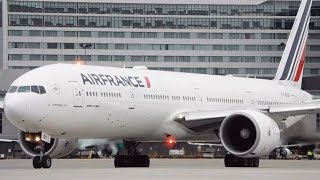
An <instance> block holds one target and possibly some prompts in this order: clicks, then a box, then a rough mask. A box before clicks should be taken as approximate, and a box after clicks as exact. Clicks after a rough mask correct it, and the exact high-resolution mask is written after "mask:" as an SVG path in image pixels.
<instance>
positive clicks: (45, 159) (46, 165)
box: [42, 156, 52, 169]
mask: <svg viewBox="0 0 320 180" xmlns="http://www.w3.org/2000/svg"><path fill="white" fill-rule="evenodd" d="M51 163H52V160H51V158H50V157H49V156H43V158H42V167H43V168H44V169H48V168H50V167H51Z"/></svg>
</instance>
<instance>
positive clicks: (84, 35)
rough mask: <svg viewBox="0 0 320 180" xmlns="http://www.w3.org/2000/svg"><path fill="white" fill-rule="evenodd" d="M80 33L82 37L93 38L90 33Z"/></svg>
mask: <svg viewBox="0 0 320 180" xmlns="http://www.w3.org/2000/svg"><path fill="white" fill-rule="evenodd" d="M79 33H80V34H79V35H80V37H91V32H90V31H80V32H79Z"/></svg>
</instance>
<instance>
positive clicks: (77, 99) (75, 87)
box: [69, 81, 82, 107]
mask: <svg viewBox="0 0 320 180" xmlns="http://www.w3.org/2000/svg"><path fill="white" fill-rule="evenodd" d="M69 83H70V86H71V89H72V94H73V107H82V94H81V88H80V86H79V83H78V82H77V81H70V82H69Z"/></svg>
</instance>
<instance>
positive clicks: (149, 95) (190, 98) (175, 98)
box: [143, 94, 196, 101]
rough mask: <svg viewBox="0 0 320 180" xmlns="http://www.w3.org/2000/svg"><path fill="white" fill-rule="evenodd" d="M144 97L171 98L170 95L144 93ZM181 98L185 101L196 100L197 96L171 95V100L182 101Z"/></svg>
mask: <svg viewBox="0 0 320 180" xmlns="http://www.w3.org/2000/svg"><path fill="white" fill-rule="evenodd" d="M143 97H144V99H159V100H170V96H168V95H160V94H144V95H143ZM181 99H182V100H183V101H196V98H195V97H191V96H182V97H181V96H171V100H174V101H180V100H181Z"/></svg>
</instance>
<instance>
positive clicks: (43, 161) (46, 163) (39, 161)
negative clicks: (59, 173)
mask: <svg viewBox="0 0 320 180" xmlns="http://www.w3.org/2000/svg"><path fill="white" fill-rule="evenodd" d="M32 164H33V168H35V169H40V168H45V169H47V168H50V167H51V164H52V160H51V158H50V157H49V156H43V157H42V158H41V157H40V156H35V157H34V158H33V160H32Z"/></svg>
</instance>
